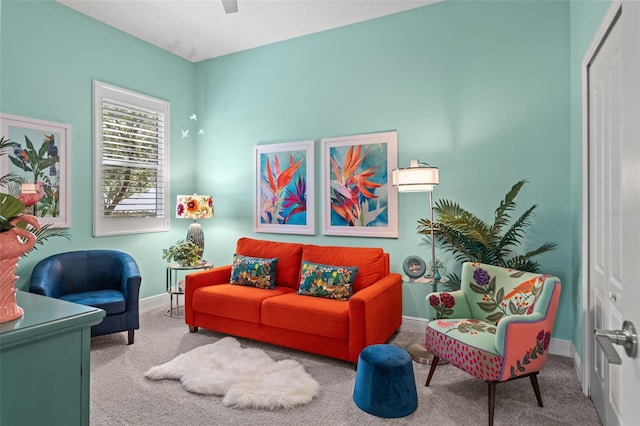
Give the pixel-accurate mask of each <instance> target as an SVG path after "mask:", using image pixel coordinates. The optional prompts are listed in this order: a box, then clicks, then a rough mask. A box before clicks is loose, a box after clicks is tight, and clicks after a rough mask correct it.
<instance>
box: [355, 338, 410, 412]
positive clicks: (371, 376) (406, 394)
mask: <svg viewBox="0 0 640 426" xmlns="http://www.w3.org/2000/svg"><path fill="white" fill-rule="evenodd" d="M353 401H354V402H355V403H356V405H357V406H358V407H360V409H361V410H363V411H366V412H367V413H369V414H373V415H374V416H378V417H387V418H391V417H404V416H408V415H409V414H411V413H413V412H414V411H415V410H416V408H418V393H417V391H416V381H415V378H414V376H413V364H412V362H411V356H410V355H409V353H408V352H407V351H405V350H404V349H402V348H399V347H398V346H394V345H371V346H367V347H366V348H364V349H363V350H362V352H360V356H359V357H358V367H357V370H356V383H355V385H354V388H353Z"/></svg>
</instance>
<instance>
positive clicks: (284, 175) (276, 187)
mask: <svg viewBox="0 0 640 426" xmlns="http://www.w3.org/2000/svg"><path fill="white" fill-rule="evenodd" d="M314 166H315V163H314V141H312V140H311V141H302V142H291V143H281V144H270V145H258V146H256V148H255V192H256V194H255V213H254V227H253V229H254V231H255V232H273V233H283V234H307V235H314V234H315V214H314V212H315V205H314V188H315V182H314Z"/></svg>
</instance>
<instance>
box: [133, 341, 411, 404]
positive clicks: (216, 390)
mask: <svg viewBox="0 0 640 426" xmlns="http://www.w3.org/2000/svg"><path fill="white" fill-rule="evenodd" d="M144 375H145V377H146V378H148V379H151V380H160V379H174V380H180V381H181V382H182V386H183V387H184V388H185V390H187V391H189V392H193V393H198V394H203V395H218V396H223V395H224V399H223V400H222V403H223V404H224V405H226V406H231V407H236V408H266V409H269V410H273V409H276V408H293V407H295V406H298V405H304V404H308V403H309V402H311V400H313V398H314V397H315V396H316V395H317V394H318V392H319V391H320V385H319V384H318V382H316V381H315V379H314V378H313V377H311V375H310V374H308V373H307V372H306V371H305V370H304V367H302V365H301V364H300V363H298V362H297V361H293V360H281V361H274V360H273V359H271V358H270V357H269V355H267V354H266V353H265V352H264V351H262V350H260V349H255V348H242V347H241V346H240V342H238V341H237V340H236V339H234V338H233V337H224V338H222V339H220V340H218V341H217V342H215V343H212V344H209V345H205V346H200V347H199V348H195V349H193V350H191V351H189V352H186V353H184V354H181V355H178V356H177V357H176V358H174V359H173V360H171V361H169V362H166V363H164V364H162V365H158V366H155V367H152V368H151V369H150V370H148V371H147V372H146V373H144ZM412 377H413V376H412Z"/></svg>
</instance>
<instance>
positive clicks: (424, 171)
mask: <svg viewBox="0 0 640 426" xmlns="http://www.w3.org/2000/svg"><path fill="white" fill-rule="evenodd" d="M392 182H393V186H396V187H398V191H400V192H430V191H433V187H434V186H435V185H437V184H438V182H439V178H438V168H437V167H407V168H404V169H396V170H394V171H393V172H392Z"/></svg>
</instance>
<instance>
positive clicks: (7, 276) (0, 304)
mask: <svg viewBox="0 0 640 426" xmlns="http://www.w3.org/2000/svg"><path fill="white" fill-rule="evenodd" d="M10 222H11V224H12V225H15V224H17V223H18V222H27V223H28V224H30V225H32V226H34V227H36V228H37V229H40V224H39V223H38V219H37V218H36V217H35V216H31V215H22V216H18V217H15V218H13V219H12V220H11V221H10ZM18 237H24V238H25V239H26V241H25V242H22V241H21V240H20V238H18ZM37 240H38V239H37V238H36V236H35V235H33V234H32V233H31V232H29V231H26V230H24V229H21V228H18V227H15V228H11V229H10V230H8V231H5V232H0V323H3V322H8V321H13V320H15V319H18V318H20V317H22V315H24V311H23V310H22V308H21V307H19V306H18V304H17V303H16V293H17V292H18V290H16V289H15V287H14V284H15V283H16V281H18V277H17V276H16V275H15V272H16V269H17V268H18V259H20V256H22V255H23V254H25V253H26V252H28V251H29V250H31V248H32V247H33V246H34V245H35V244H36V242H37Z"/></svg>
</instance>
